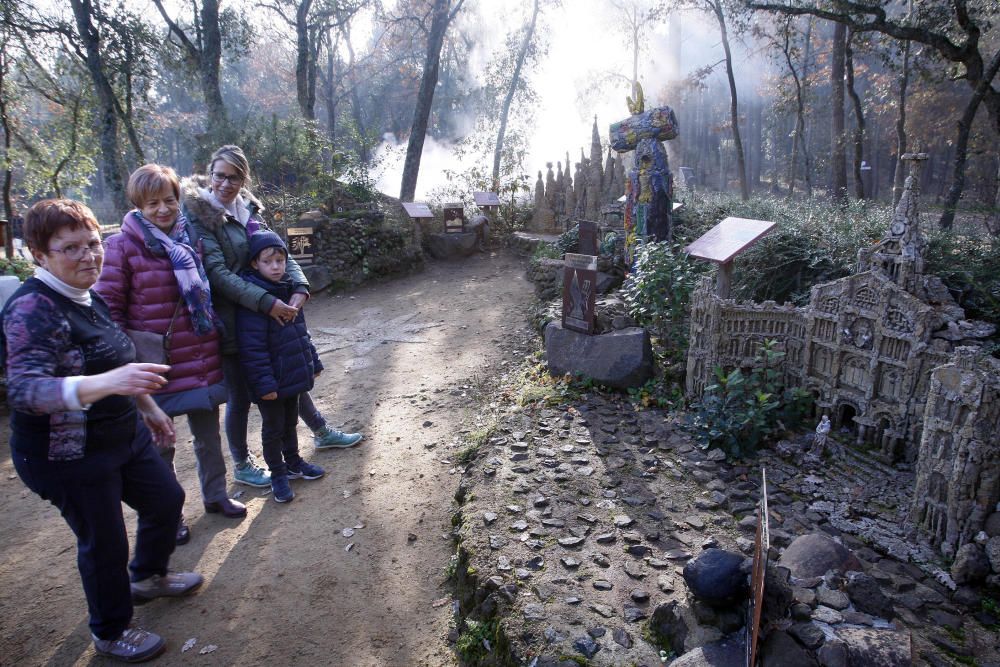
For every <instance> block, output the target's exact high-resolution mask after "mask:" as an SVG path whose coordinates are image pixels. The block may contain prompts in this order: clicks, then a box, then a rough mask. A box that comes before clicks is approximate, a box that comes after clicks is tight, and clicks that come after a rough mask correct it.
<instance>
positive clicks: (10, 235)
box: [0, 40, 14, 259]
mask: <svg viewBox="0 0 1000 667" xmlns="http://www.w3.org/2000/svg"><path fill="white" fill-rule="evenodd" d="M6 45H7V40H4V42H3V44H0V47H6ZM9 65H10V61H9V60H8V56H7V51H6V50H5V49H4V48H0V125H2V126H3V165H4V168H3V212H4V218H5V220H6V224H4V227H3V242H4V249H6V251H7V259H10V258H12V257H13V256H14V203H13V202H12V201H11V198H10V186H11V182H12V181H13V180H14V169H13V168H14V162H13V160H11V156H10V143H11V142H10V118H9V117H8V116H7V88H6V85H5V84H6V75H7V68H8V66H9Z"/></svg>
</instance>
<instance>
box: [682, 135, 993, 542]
mask: <svg viewBox="0 0 1000 667" xmlns="http://www.w3.org/2000/svg"><path fill="white" fill-rule="evenodd" d="M904 157H906V158H909V159H910V160H912V166H911V174H910V176H909V177H908V178H907V181H906V189H905V191H904V193H903V197H902V198H901V200H900V202H899V206H898V207H897V209H896V212H895V214H894V216H893V219H892V222H891V225H890V229H889V231H888V234H887V235H886V237H885V238H884V239H883V240H882V241H881V242H880V243H878V244H877V245H875V246H874V247H873V248H870V249H863V250H861V251H860V252H859V253H858V270H857V272H856V273H854V274H853V275H850V276H847V277H845V278H841V279H840V280H835V281H833V282H829V283H825V284H822V285H816V286H815V287H813V288H812V293H811V296H810V300H809V305H808V306H806V307H804V308H796V307H793V306H790V305H785V306H779V305H777V304H775V303H774V302H765V303H762V304H757V303H737V302H735V301H732V300H728V299H720V298H718V297H717V296H716V295H715V294H714V291H713V290H712V287H711V285H710V282H709V281H708V280H705V281H703V283H702V284H701V285H699V287H698V288H697V290H696V291H695V293H694V295H693V297H692V302H691V330H690V347H689V349H688V361H687V393H688V395H689V396H691V397H695V398H696V397H699V396H701V395H702V393H703V392H704V389H705V387H706V386H707V384H709V383H710V382H711V380H712V377H713V370H714V369H715V367H717V366H718V367H722V368H726V369H732V368H750V367H752V366H753V363H754V357H755V355H756V353H757V351H758V350H759V348H760V346H761V344H762V343H763V342H764V340H766V339H773V340H775V341H777V342H778V346H779V348H780V349H782V350H784V352H785V353H786V354H785V357H784V359H783V361H782V364H783V366H782V369H781V372H782V373H783V376H784V379H785V382H786V384H787V385H788V386H797V387H803V388H805V389H808V390H809V391H810V392H812V394H813V397H814V399H815V406H816V415H817V417H818V416H820V415H823V414H828V415H829V416H830V419H831V420H832V421H833V427H834V429H835V431H840V432H844V431H847V432H849V433H850V435H851V438H852V439H853V441H854V443H855V444H856V445H857V446H859V447H868V448H872V449H873V450H875V453H876V455H877V456H878V457H879V458H881V459H882V460H884V461H886V462H896V461H907V462H911V463H912V462H916V464H917V470H918V479H917V490H918V493H917V494H916V495H915V497H916V498H917V499H918V500H917V501H915V504H914V507H913V512H914V520H915V521H916V522H918V524H919V527H920V528H921V530H923V531H925V532H926V533H927V536H928V537H929V538H930V540H931V542H932V543H934V544H936V545H940V546H943V547H944V548H945V550H950V549H954V548H957V547H958V546H961V544H963V543H965V542H967V541H969V540H970V539H971V538H972V536H974V535H975V533H976V532H978V530H980V529H981V527H982V525H983V521H984V520H985V516H986V514H988V513H989V512H992V510H993V507H994V506H995V505H996V503H997V501H998V500H1000V484H998V479H1000V457H997V456H996V453H997V452H996V450H997V449H998V448H1000V445H997V440H998V438H996V436H995V434H996V433H997V432H1000V417H998V411H1000V406H998V403H997V400H998V399H997V396H998V393H997V386H998V385H997V383H998V382H1000V381H998V380H996V378H997V365H996V364H995V363H994V361H993V360H992V359H989V358H985V357H984V355H982V354H978V355H977V353H976V346H977V344H978V340H979V339H981V338H984V337H986V336H989V335H991V334H992V333H993V331H994V330H995V327H993V326H992V325H989V324H986V323H981V322H970V321H966V320H965V312H964V311H963V310H962V308H961V307H960V306H959V305H958V304H957V303H955V301H954V300H953V299H952V297H951V295H950V294H949V293H948V291H947V289H945V287H944V285H943V284H942V283H941V281H940V280H939V279H938V278H937V277H935V276H927V275H924V273H923V269H924V265H923V257H922V252H923V248H924V242H923V239H922V237H921V235H920V229H919V224H918V220H919V218H918V215H917V204H918V198H919V193H918V185H917V184H918V183H919V168H920V163H921V161H922V160H924V159H926V155H924V154H919V155H909V156H904ZM963 345H971V346H972V347H961V346H963ZM976 378H978V379H976ZM985 378H993V380H992V383H991V382H988V381H987V380H986V379H985ZM991 392H992V393H991ZM941 395H945V396H947V399H942V398H941V397H940V396H941ZM942 400H943V401H944V403H946V404H947V405H949V406H952V407H950V408H947V409H944V408H939V407H938V404H939V403H941V402H942ZM941 410H944V412H943V413H942V414H943V415H944V416H941V417H938V416H937V415H938V413H939V412H941ZM949 410H951V411H952V412H953V413H954V414H952V413H951V412H949ZM991 434H992V435H993V440H992V441H990V442H991V443H992V444H990V445H987V444H986V441H987V440H988V438H986V437H985V436H986V435H991ZM987 447H990V448H991V449H990V451H991V453H990V454H989V455H988V456H984V450H985V449H987ZM959 452H961V453H962V456H967V457H968V460H962V461H961V465H958V460H957V459H956V456H957V455H958V453H959Z"/></svg>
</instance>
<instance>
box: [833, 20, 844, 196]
mask: <svg viewBox="0 0 1000 667" xmlns="http://www.w3.org/2000/svg"><path fill="white" fill-rule="evenodd" d="M846 36H847V26H845V25H844V24H843V23H834V24H833V48H832V49H831V52H830V57H831V58H832V61H831V64H830V103H831V105H832V107H833V108H832V113H831V118H832V124H831V128H830V144H831V145H830V152H831V159H830V168H831V174H830V191H831V193H830V194H831V195H832V197H833V200H834V201H839V202H842V201H844V200H845V199H846V198H847V141H846V137H845V136H844V131H845V128H844V126H845V123H844V120H845V119H844V54H845V47H846V41H847V40H846V39H845V38H846Z"/></svg>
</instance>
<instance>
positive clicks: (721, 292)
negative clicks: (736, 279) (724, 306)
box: [715, 260, 733, 299]
mask: <svg viewBox="0 0 1000 667" xmlns="http://www.w3.org/2000/svg"><path fill="white" fill-rule="evenodd" d="M732 287H733V261H732V260H729V261H728V262H722V263H720V264H719V273H718V276H717V278H716V282H715V295H716V296H717V297H719V298H720V299H728V298H729V294H730V292H731V291H732Z"/></svg>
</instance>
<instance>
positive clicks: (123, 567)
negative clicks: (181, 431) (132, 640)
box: [12, 421, 184, 639]
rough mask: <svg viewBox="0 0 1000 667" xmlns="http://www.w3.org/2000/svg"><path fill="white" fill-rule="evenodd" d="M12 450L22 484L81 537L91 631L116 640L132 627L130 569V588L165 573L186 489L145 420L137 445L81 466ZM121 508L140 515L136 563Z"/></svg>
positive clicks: (110, 450)
mask: <svg viewBox="0 0 1000 667" xmlns="http://www.w3.org/2000/svg"><path fill="white" fill-rule="evenodd" d="M12 444H13V445H14V447H12V457H13V459H14V468H15V469H16V470H17V474H18V475H19V476H20V477H21V479H22V480H23V481H24V484H25V485H26V486H27V487H28V488H29V489H31V490H32V491H34V492H35V493H37V494H38V495H39V496H41V497H42V498H44V499H45V500H48V501H49V502H51V503H52V504H53V505H55V506H56V507H58V508H59V511H60V512H61V513H62V516H63V518H64V519H65V520H66V523H67V524H69V527H70V528H72V529H73V533H74V534H75V535H76V543H77V551H76V554H77V556H76V560H77V567H78V568H79V569H80V578H81V579H82V580H83V591H84V593H85V594H86V596H87V606H88V608H89V611H90V631H91V632H93V633H94V635H95V636H97V637H98V638H100V639H115V638H117V637H118V636H119V635H120V634H121V633H122V632H123V631H124V630H125V629H126V628H127V627H128V625H129V623H130V622H131V621H132V589H131V586H130V585H129V570H131V572H132V576H131V580H132V581H141V580H143V579H146V578H148V577H151V576H153V575H154V574H158V575H164V574H166V573H167V563H168V562H169V560H170V555H171V554H172V553H173V551H174V546H175V540H176V534H177V521H178V520H179V519H180V514H181V508H182V507H183V505H184V490H183V489H182V488H181V486H180V485H179V484H178V483H177V480H176V479H175V478H174V474H173V472H172V471H171V470H170V468H169V467H168V466H167V464H166V463H164V461H163V459H162V458H160V456H159V454H158V453H157V451H156V449H155V448H154V446H153V441H152V437H151V435H150V433H149V430H148V429H147V428H146V426H145V424H143V423H142V422H141V421H140V422H139V425H138V427H137V429H136V433H135V437H134V438H133V439H132V442H125V443H116V444H109V446H108V447H107V448H106V449H102V450H99V451H96V452H88V453H87V455H86V456H84V458H82V459H80V460H77V461H49V460H48V459H47V458H44V457H36V456H25V455H23V454H21V453H19V452H18V451H17V450H16V449H15V448H16V443H12ZM122 502H125V503H127V504H128V505H129V506H130V507H132V508H133V509H134V510H136V512H138V515H139V520H138V526H137V529H136V535H135V556H134V557H133V558H132V562H131V563H129V562H128V552H129V547H128V536H127V534H126V532H125V519H124V516H123V515H122Z"/></svg>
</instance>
